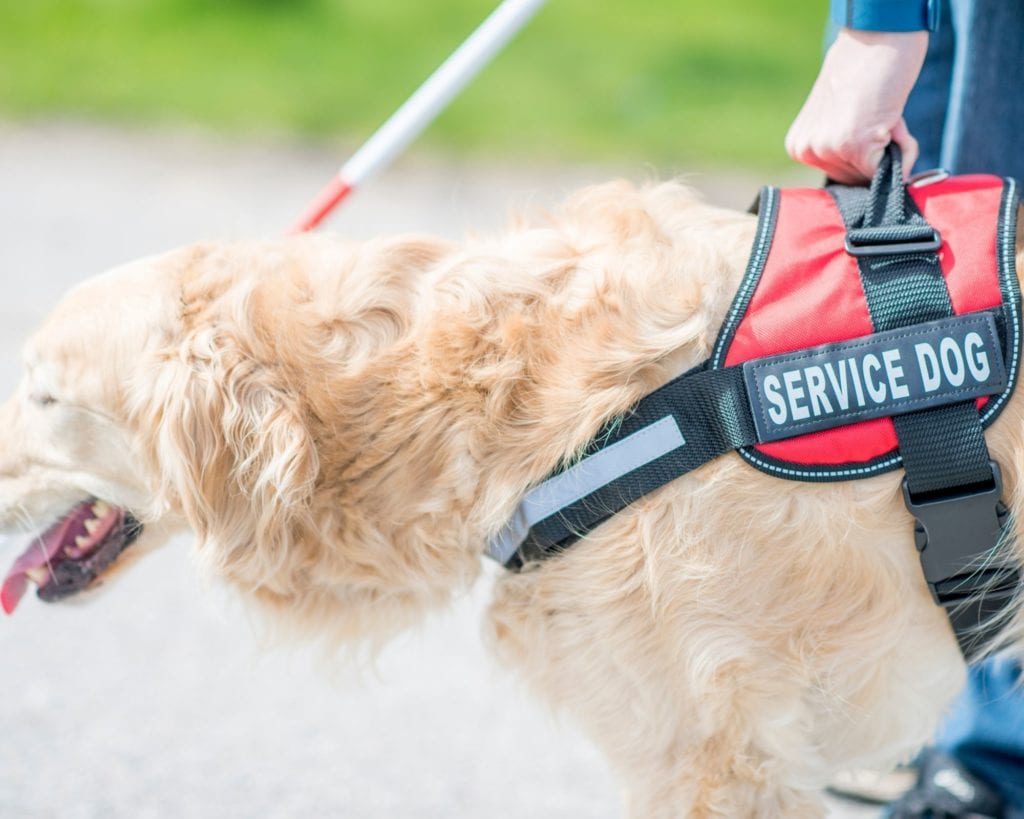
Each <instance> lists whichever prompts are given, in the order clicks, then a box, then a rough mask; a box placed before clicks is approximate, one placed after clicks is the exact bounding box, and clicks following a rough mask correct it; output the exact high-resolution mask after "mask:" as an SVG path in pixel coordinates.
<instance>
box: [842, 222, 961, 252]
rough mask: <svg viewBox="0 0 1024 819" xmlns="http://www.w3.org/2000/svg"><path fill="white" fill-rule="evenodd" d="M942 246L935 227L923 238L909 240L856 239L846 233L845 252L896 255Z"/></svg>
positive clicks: (931, 250)
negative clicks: (880, 240)
mask: <svg viewBox="0 0 1024 819" xmlns="http://www.w3.org/2000/svg"><path fill="white" fill-rule="evenodd" d="M941 247H942V236H941V234H940V233H939V232H938V231H937V230H936V229H935V228H932V229H931V234H930V235H929V236H928V237H927V238H924V239H914V240H913V241H909V242H878V241H857V239H856V238H855V237H851V236H850V234H849V233H847V234H846V252H847V253H849V254H850V255H851V256H897V255H899V254H901V253H932V252H934V251H936V250H938V249H939V248H941Z"/></svg>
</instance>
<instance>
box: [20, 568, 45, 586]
mask: <svg viewBox="0 0 1024 819" xmlns="http://www.w3.org/2000/svg"><path fill="white" fill-rule="evenodd" d="M25 574H26V575H27V576H28V578H29V580H31V581H32V582H33V583H35V584H36V585H37V586H42V585H43V584H44V583H45V582H46V581H47V580H49V579H50V573H49V572H48V571H47V570H46V568H45V567H43V566H39V567H38V568H35V569H29V570H28V571H27V572H25Z"/></svg>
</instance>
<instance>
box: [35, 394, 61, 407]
mask: <svg viewBox="0 0 1024 819" xmlns="http://www.w3.org/2000/svg"><path fill="white" fill-rule="evenodd" d="M29 397H30V398H31V400H32V403H33V404H38V405H39V406H40V407H48V406H50V405H51V404H56V403H57V399H56V398H54V397H53V396H52V395H50V394H49V393H45V392H43V393H33V394H32V395H31V396H29Z"/></svg>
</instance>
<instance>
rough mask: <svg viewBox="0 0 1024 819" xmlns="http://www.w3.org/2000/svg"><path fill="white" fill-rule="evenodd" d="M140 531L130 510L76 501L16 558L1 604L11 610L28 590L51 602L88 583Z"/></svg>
mask: <svg viewBox="0 0 1024 819" xmlns="http://www.w3.org/2000/svg"><path fill="white" fill-rule="evenodd" d="M141 531H142V524H140V523H139V522H138V521H137V520H135V518H133V517H132V516H131V514H130V513H128V512H126V511H125V510H123V509H119V508H118V507H116V506H111V505H110V504H108V503H105V502H104V501H100V500H96V499H95V498H91V499H89V500H87V501H83V502H82V503H79V504H78V505H77V506H75V507H73V508H72V509H70V510H69V511H68V513H67V514H66V515H64V517H63V518H61V519H60V520H58V521H57V522H56V523H55V524H53V526H51V527H50V528H49V529H47V530H46V531H45V532H43V533H42V534H41V535H39V536H37V537H35V538H33V540H32V542H31V543H30V544H29V547H28V548H27V549H26V550H25V552H24V553H23V554H22V555H21V557H19V558H18V559H17V560H16V561H14V565H13V566H11V569H10V571H9V572H7V577H5V578H4V582H3V585H2V586H0V606H2V607H3V610H4V611H5V612H6V613H7V614H10V613H11V612H13V611H14V608H15V606H17V605H18V601H20V600H21V598H22V597H23V596H24V594H25V591H26V590H27V589H28V584H29V581H32V582H33V583H35V584H36V586H37V587H38V591H37V592H36V594H37V596H38V597H39V599H40V600H45V601H46V602H52V601H54V600H61V599H63V598H65V597H69V596H70V595H72V594H75V593H77V592H80V591H82V590H83V589H85V588H88V587H89V586H90V585H92V583H93V582H94V581H95V580H96V578H97V577H99V576H100V575H101V574H102V573H103V571H104V570H105V569H106V568H107V567H108V566H109V565H110V564H111V563H113V562H114V561H115V560H116V559H117V557H118V555H120V554H121V552H123V551H124V550H125V549H126V548H127V547H128V546H129V545H130V544H131V543H132V542H133V541H134V540H135V539H136V538H137V537H138V536H139V533H140V532H141Z"/></svg>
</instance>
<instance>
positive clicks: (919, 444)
mask: <svg viewBox="0 0 1024 819" xmlns="http://www.w3.org/2000/svg"><path fill="white" fill-rule="evenodd" d="M828 191H829V193H831V194H832V197H833V198H834V199H835V201H836V204H837V206H838V207H839V210H840V212H841V213H842V216H843V221H844V222H845V224H846V226H847V249H848V250H850V249H851V245H852V246H854V248H853V250H857V249H858V248H857V247H856V246H859V247H860V248H863V247H865V246H868V247H870V248H871V249H872V250H873V251H875V252H874V253H869V254H864V255H857V261H858V266H859V268H860V275H861V282H862V283H863V285H864V293H865V296H866V298H867V304H868V310H869V312H870V314H871V320H872V323H873V324H874V326H875V329H876V330H879V331H881V330H891V329H895V328H898V327H903V326H906V325H910V324H916V323H918V322H922V321H932V320H935V319H939V318H944V317H946V316H951V315H953V306H952V303H951V302H950V298H949V291H948V289H947V287H946V282H945V279H944V277H943V275H942V269H941V266H940V264H939V258H938V256H937V254H936V252H935V250H933V249H928V250H920V251H908V252H894V253H885V252H884V251H883V248H884V247H885V246H890V247H892V248H893V250H894V251H897V250H898V251H906V248H905V247H904V246H905V245H907V244H910V245H911V246H913V244H914V243H917V244H918V245H922V246H926V245H927V244H928V241H929V239H931V238H932V237H935V238H937V234H935V233H934V231H933V230H932V228H931V226H929V225H928V224H927V222H925V220H924V218H923V217H922V216H921V214H920V213H919V212H918V210H917V208H916V206H915V205H914V202H913V200H912V199H911V198H910V196H909V195H908V194H907V191H906V186H905V185H904V183H903V168H902V161H901V157H900V151H899V148H897V147H896V146H895V145H890V146H889V149H888V150H887V151H886V155H885V158H884V159H883V161H882V163H881V165H880V166H879V170H878V173H877V174H876V175H875V178H874V180H873V181H872V183H871V188H870V189H868V190H865V189H864V188H846V187H842V186H838V185H830V186H828ZM936 244H937V242H936ZM896 246H900V247H896ZM879 251H883V252H879ZM892 420H893V424H894V425H895V427H896V437H897V439H898V441H899V451H900V456H901V457H902V459H903V467H904V469H905V470H906V485H907V488H908V489H909V494H910V496H911V497H913V498H918V499H921V500H925V499H927V498H928V497H933V498H934V497H936V496H942V495H943V493H950V492H953V491H954V490H955V492H954V494H956V493H964V492H966V493H970V492H971V491H972V489H974V488H976V487H991V486H992V483H993V479H994V473H993V468H992V463H991V460H990V458H989V453H988V447H987V446H986V445H985V435H984V430H983V427H982V422H981V416H980V414H979V412H978V409H977V407H976V405H975V403H974V401H965V402H961V403H959V404H951V405H948V406H944V407H937V408H934V409H928V410H922V411H920V412H913V413H909V414H907V415H899V416H895V417H893V419H892ZM996 485H997V486H999V485H1000V484H999V482H998V480H996ZM998 510H1001V511H998ZM998 510H991V514H992V515H993V516H994V515H996V514H997V511H998V520H999V522H1000V524H1003V525H1005V521H1006V517H1007V514H1006V510H1005V507H1003V506H1002V505H1001V504H1000V505H999V507H998ZM993 519H994V518H993ZM980 520H981V521H982V525H984V520H985V519H984V518H981V519H980ZM995 528H996V531H995V533H994V534H993V535H992V537H991V540H990V542H988V543H987V545H985V546H983V547H981V548H983V549H985V550H986V551H983V552H982V553H981V554H972V553H971V552H974V551H975V549H974V548H973V547H971V546H968V545H966V544H960V545H959V548H958V547H957V540H956V536H955V535H953V540H952V541H950V540H948V538H947V542H945V543H941V544H940V543H938V542H935V543H931V542H929V538H928V537H925V536H924V533H923V530H922V527H921V523H920V521H919V523H918V532H917V536H918V548H919V549H921V550H922V562H923V563H924V564H926V565H927V564H928V562H929V561H930V560H933V559H936V558H937V556H938V553H937V555H936V558H932V557H931V555H930V554H929V550H930V549H931V550H945V549H949V548H950V547H952V548H953V549H954V550H955V551H956V553H957V555H958V562H959V567H958V568H956V569H950V571H952V572H953V574H952V575H951V576H950V577H948V578H945V579H943V580H941V581H939V582H935V583H932V584H931V589H932V594H933V595H934V597H935V599H936V601H937V602H938V603H939V604H940V605H942V606H943V608H945V610H946V613H947V615H948V616H949V619H950V622H951V624H952V626H953V631H954V633H955V634H956V638H957V641H958V642H959V644H960V648H961V650H962V651H963V653H964V656H965V657H967V658H968V659H971V658H972V657H973V656H974V655H975V653H976V652H977V650H978V649H980V648H982V647H984V645H985V644H986V643H987V642H988V641H989V640H990V638H991V637H992V636H993V635H994V633H995V632H996V631H997V630H998V629H999V628H1000V627H1001V626H1002V624H1003V621H1004V619H1005V613H1006V611H1007V607H1008V605H1009V603H1010V602H1011V600H1012V599H1013V598H1014V595H1015V593H1016V590H1017V588H1018V585H1019V574H1018V570H1017V568H1016V566H1012V565H1007V564H1006V563H1005V558H1003V557H1002V556H1001V555H998V554H997V553H996V552H995V551H994V550H995V548H996V546H997V545H998V542H999V534H1000V532H999V529H998V525H997V526H996V527H995ZM940 536H941V533H940Z"/></svg>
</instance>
